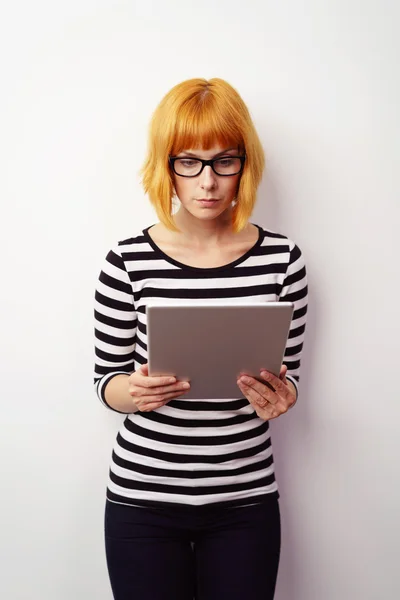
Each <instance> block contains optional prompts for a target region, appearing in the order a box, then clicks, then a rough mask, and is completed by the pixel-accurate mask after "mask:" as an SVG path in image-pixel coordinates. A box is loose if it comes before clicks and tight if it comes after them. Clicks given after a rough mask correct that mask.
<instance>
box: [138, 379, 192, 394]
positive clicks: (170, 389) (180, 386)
mask: <svg viewBox="0 0 400 600" xmlns="http://www.w3.org/2000/svg"><path fill="white" fill-rule="evenodd" d="M189 389H190V383H188V382H187V381H179V382H178V383H175V384H173V385H163V386H160V387H139V386H137V387H135V388H134V390H133V391H132V392H130V394H131V395H135V396H139V397H141V396H149V397H150V396H161V395H164V394H178V393H179V394H181V393H185V392H187V391H189Z"/></svg>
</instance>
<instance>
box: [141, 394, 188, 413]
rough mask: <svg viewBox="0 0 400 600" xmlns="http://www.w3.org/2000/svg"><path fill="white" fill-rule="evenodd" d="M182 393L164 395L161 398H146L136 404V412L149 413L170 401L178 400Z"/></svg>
mask: <svg viewBox="0 0 400 600" xmlns="http://www.w3.org/2000/svg"><path fill="white" fill-rule="evenodd" d="M182 393H183V392H181V393H178V394H177V393H173V394H164V395H162V396H152V397H149V398H146V399H145V400H143V401H142V402H138V403H137V405H136V406H137V407H138V410H139V411H140V412H150V411H152V410H155V409H156V408H161V406H164V405H165V404H167V403H168V402H169V401H170V400H173V399H175V398H178V397H179V396H181V395H182Z"/></svg>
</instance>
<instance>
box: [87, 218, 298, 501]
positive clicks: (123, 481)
mask: <svg viewBox="0 0 400 600" xmlns="http://www.w3.org/2000/svg"><path fill="white" fill-rule="evenodd" d="M148 229H149V228H147V229H145V230H143V231H142V232H141V233H140V234H139V235H137V236H135V237H133V238H130V239H128V240H125V241H122V242H120V243H119V244H118V246H117V247H115V248H114V249H113V250H111V251H110V252H109V253H108V255H107V257H106V260H105V263H104V267H103V270H102V271H101V273H100V276H99V281H98V285H97V289H96V297H95V336H96V364H95V387H96V391H97V395H98V397H99V398H100V400H101V401H102V402H103V404H104V405H106V406H107V403H106V401H105V395H104V390H105V387H106V385H107V383H108V382H109V381H110V379H111V378H112V377H114V376H115V375H118V374H120V373H125V374H126V373H131V372H133V371H135V370H137V369H138V368H139V366H140V365H142V364H144V363H146V362H147V336H146V331H147V322H146V307H147V305H148V303H149V302H151V301H154V300H155V299H157V300H158V301H159V300H160V299H161V300H162V301H163V303H168V301H169V300H170V301H173V302H174V303H176V301H179V300H182V301H185V302H187V301H188V300H189V301H190V300H193V301H199V300H201V301H202V302H203V303H207V302H209V303H212V302H215V301H216V300H229V301H233V302H234V301H242V300H246V301H253V302H272V301H290V302H293V303H294V306H295V310H294V314H293V319H292V324H291V328H290V334H289V340H288V344H287V347H286V351H285V359H284V362H285V364H286V365H287V367H288V374H287V376H288V378H289V379H290V380H291V381H292V382H293V383H294V384H295V385H296V387H297V384H298V381H299V369H300V358H301V352H302V347H303V340H304V332H305V325H306V314H307V280H306V270H305V266H304V261H303V257H302V254H301V252H300V250H299V248H298V246H296V245H295V244H294V243H293V242H292V241H291V240H289V239H288V238H287V237H285V236H283V235H280V234H277V233H273V232H271V231H266V230H263V229H262V228H260V227H259V228H258V229H259V238H258V242H257V243H256V244H255V246H254V247H253V248H251V249H250V250H249V251H248V252H247V253H246V254H245V255H244V256H242V257H241V258H240V259H238V260H236V261H234V262H232V263H231V264H229V265H226V266H224V267H217V268H195V267H188V266H185V265H183V264H181V263H179V262H177V261H175V260H173V259H171V258H170V257H168V256H167V255H165V254H164V253H163V252H162V251H161V250H160V249H159V248H158V247H157V246H156V245H155V243H154V242H153V240H152V239H151V237H150V236H149V234H148ZM269 494H276V495H278V488H277V483H276V481H275V475H274V464H273V455H272V446H271V439H270V431H269V425H268V422H264V421H262V420H261V419H260V418H259V417H258V416H257V414H256V413H255V412H254V410H253V408H252V406H251V405H250V404H249V402H248V401H247V400H246V399H244V398H240V397H238V398H232V400H223V401H221V400H218V399H215V400H207V401H199V400H190V399H185V400H179V399H176V400H172V401H170V402H169V403H168V404H166V405H165V406H163V407H162V408H160V409H158V410H155V411H153V412H149V413H140V412H136V413H132V414H128V415H127V417H126V419H125V421H124V423H123V424H122V426H121V428H120V431H119V433H118V436H117V439H116V442H115V445H114V449H113V453H112V460H111V468H110V475H109V481H108V491H107V496H108V498H109V500H111V501H114V502H120V503H124V504H133V505H137V506H150V505H155V506H157V505H160V504H162V505H168V504H174V505H176V504H182V505H191V506H202V505H209V504H224V505H225V504H226V505H231V506H236V505H242V504H248V503H249V502H255V501H262V500H263V499H264V498H266V497H267V495H269Z"/></svg>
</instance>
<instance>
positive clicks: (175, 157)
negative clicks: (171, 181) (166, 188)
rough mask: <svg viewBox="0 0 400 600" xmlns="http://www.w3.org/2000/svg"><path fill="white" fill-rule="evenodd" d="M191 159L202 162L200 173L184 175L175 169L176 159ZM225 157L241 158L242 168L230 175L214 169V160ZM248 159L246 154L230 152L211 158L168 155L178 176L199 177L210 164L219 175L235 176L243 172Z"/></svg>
mask: <svg viewBox="0 0 400 600" xmlns="http://www.w3.org/2000/svg"><path fill="white" fill-rule="evenodd" d="M185 158H187V159H189V160H190V159H191V160H197V161H199V162H201V169H200V171H199V172H198V173H196V175H182V174H181V173H177V172H176V171H175V161H176V160H178V159H185ZM224 158H239V159H240V170H239V171H237V173H229V174H228V175H221V173H217V171H216V170H215V169H214V162H217V160H222V159H224ZM245 160H246V155H244V156H231V155H230V154H227V155H226V156H219V157H217V158H211V159H210V160H204V159H203V158H197V157H195V156H169V157H168V162H169V164H170V166H171V168H172V170H173V172H174V173H175V175H178V177H198V176H199V175H200V173H202V172H203V170H204V167H207V166H210V167H211V168H212V170H213V171H214V173H215V174H216V175H218V177H233V176H234V175H239V173H241V172H242V171H243V168H244V163H245Z"/></svg>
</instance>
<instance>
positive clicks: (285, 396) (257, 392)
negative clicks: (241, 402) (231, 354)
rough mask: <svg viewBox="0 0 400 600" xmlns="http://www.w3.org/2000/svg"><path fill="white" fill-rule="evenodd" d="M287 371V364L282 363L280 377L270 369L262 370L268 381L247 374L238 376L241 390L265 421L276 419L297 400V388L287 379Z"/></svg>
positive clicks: (263, 376)
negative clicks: (261, 380)
mask: <svg viewBox="0 0 400 600" xmlns="http://www.w3.org/2000/svg"><path fill="white" fill-rule="evenodd" d="M286 371H287V366H286V365H282V367H281V371H280V374H279V377H276V376H275V375H273V374H272V373H269V371H266V370H261V372H260V375H261V378H262V379H263V380H264V381H265V382H266V383H261V382H260V381H258V380H257V379H254V377H250V376H249V375H245V374H241V375H240V377H238V380H237V384H238V386H239V388H240V390H241V391H242V393H243V394H244V396H245V397H246V398H247V400H248V401H249V402H250V404H251V405H252V406H253V407H254V410H255V411H256V413H257V414H258V416H259V417H260V418H261V419H263V420H264V421H269V420H270V419H276V417H279V415H281V414H283V413H285V412H287V411H288V409H289V408H291V407H292V406H293V405H294V403H295V402H296V389H295V387H294V385H293V384H292V382H291V381H287V379H286ZM271 387H272V388H273V390H272V389H271Z"/></svg>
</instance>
